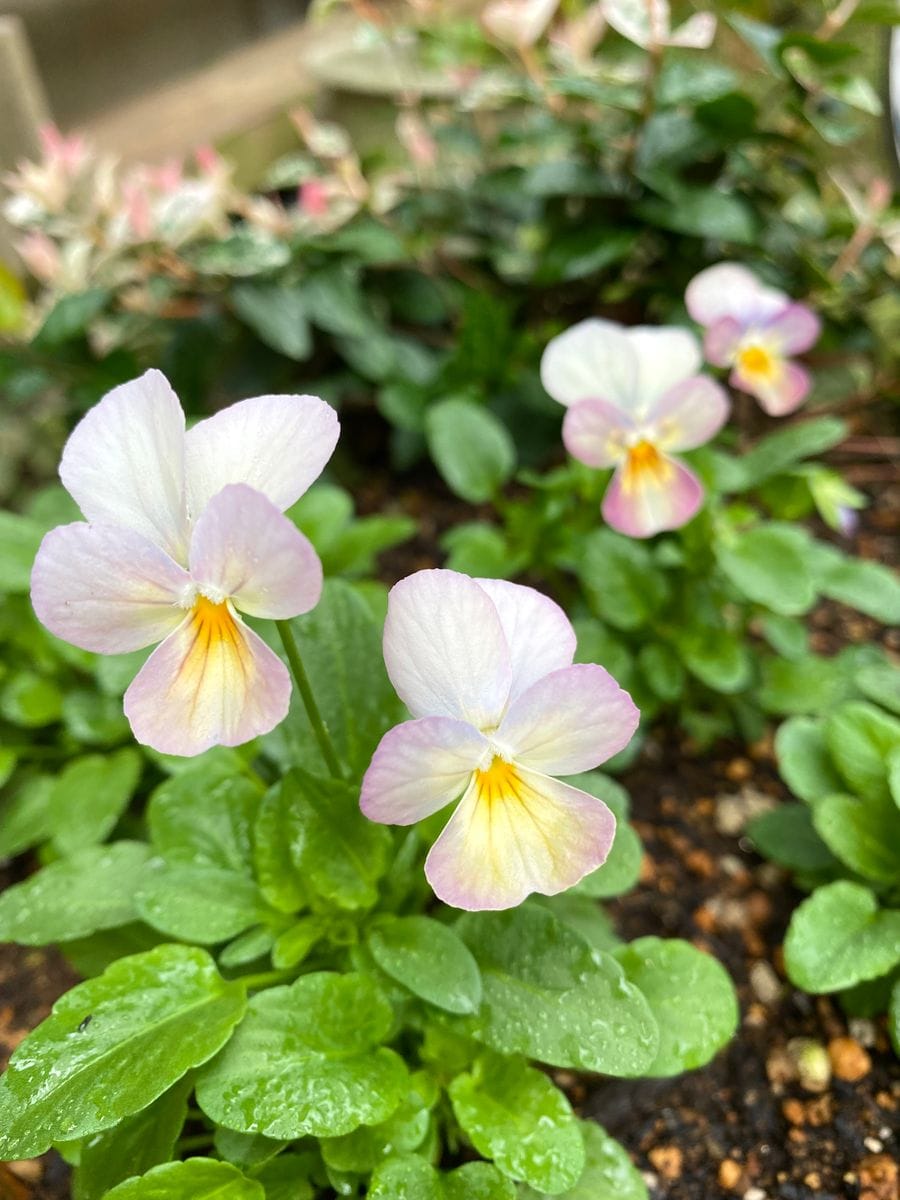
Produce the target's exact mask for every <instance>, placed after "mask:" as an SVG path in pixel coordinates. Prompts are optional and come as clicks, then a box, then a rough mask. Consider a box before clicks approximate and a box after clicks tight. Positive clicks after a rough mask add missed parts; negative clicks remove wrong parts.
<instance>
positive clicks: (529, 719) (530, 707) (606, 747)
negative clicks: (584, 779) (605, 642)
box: [496, 663, 640, 775]
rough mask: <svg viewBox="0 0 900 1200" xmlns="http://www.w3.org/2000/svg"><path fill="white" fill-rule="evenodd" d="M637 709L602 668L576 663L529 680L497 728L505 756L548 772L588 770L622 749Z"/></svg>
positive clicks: (637, 715)
mask: <svg viewBox="0 0 900 1200" xmlns="http://www.w3.org/2000/svg"><path fill="white" fill-rule="evenodd" d="M639 720H640V713H639V712H638V710H637V708H636V707H635V704H634V701H633V700H632V699H631V697H630V696H629V695H628V693H627V692H626V691H623V690H622V688H620V687H619V685H618V684H617V683H616V681H615V680H614V679H613V677H612V675H610V674H609V672H608V671H606V670H604V669H603V667H599V666H595V665H593V664H588V663H576V664H575V665H574V666H571V667H564V668H563V669H562V670H560V671H553V672H552V673H551V674H549V675H545V676H544V678H543V679H539V680H538V681H537V682H536V683H534V684H532V685H531V687H530V688H529V689H528V691H527V692H524V693H523V694H522V695H521V696H519V698H518V699H517V700H515V701H514V702H513V703H512V704H511V705H510V707H509V711H508V712H507V714H506V716H505V717H504V718H503V721H502V722H501V725H500V728H499V729H498V730H497V734H496V740H497V743H498V744H499V745H500V746H502V748H503V752H504V754H506V755H508V757H510V758H512V759H514V760H515V761H516V763H519V764H521V765H523V766H526V767H530V768H531V769H532V770H534V771H542V772H544V773H545V774H548V775H574V774H576V773H577V772H579V771H590V770H592V769H593V768H594V767H596V766H598V765H599V764H600V763H602V762H606V760H607V759H608V758H612V756H613V755H614V754H618V752H619V751H620V750H623V749H624V748H625V747H626V746H627V745H628V743H629V742H630V741H631V739H632V737H633V736H634V731H635V730H636V729H637V727H638V721H639Z"/></svg>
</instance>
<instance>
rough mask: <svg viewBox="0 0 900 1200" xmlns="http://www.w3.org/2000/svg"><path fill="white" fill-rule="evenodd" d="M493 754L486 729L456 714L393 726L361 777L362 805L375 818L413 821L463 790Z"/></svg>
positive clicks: (399, 822)
mask: <svg viewBox="0 0 900 1200" xmlns="http://www.w3.org/2000/svg"><path fill="white" fill-rule="evenodd" d="M485 756H487V757H488V758H490V745H489V743H488V741H487V739H486V738H485V737H484V735H483V734H481V733H479V732H478V730H477V729H475V728H474V726H472V725H469V724H468V723H467V722H465V721H456V720H454V719H453V718H452V717H422V718H421V719H420V720H418V721H405V722H404V723H403V724H402V725H395V726H394V728H393V729H391V730H389V731H388V732H387V733H386V734H385V735H384V737H383V738H382V739H381V741H380V742H379V744H378V748H377V750H376V751H375V753H374V755H373V756H372V762H371V763H370V764H369V768H368V770H367V771H366V774H365V776H364V778H363V782H362V792H361V793H360V797H359V805H360V808H361V809H362V811H363V812H364V813H365V814H366V816H367V817H368V818H369V819H370V820H372V821H381V822H383V823H384V824H386V825H412V824H414V823H415V822H416V821H422V820H424V819H425V817H430V816H431V814H432V813H435V812H437V811H438V809H440V808H443V807H444V805H445V804H449V803H450V801H451V800H455V799H456V798H457V797H458V796H460V795H461V794H462V792H463V791H464V790H465V787H466V785H467V784H468V782H469V780H470V778H471V776H472V772H473V771H474V770H475V768H476V767H477V766H479V765H481V764H482V762H483V761H484V759H485Z"/></svg>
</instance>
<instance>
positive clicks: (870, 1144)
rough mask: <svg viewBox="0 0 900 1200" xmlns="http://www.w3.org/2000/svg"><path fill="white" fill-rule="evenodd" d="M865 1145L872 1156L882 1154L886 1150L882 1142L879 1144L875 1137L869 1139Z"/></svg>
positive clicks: (864, 1142)
mask: <svg viewBox="0 0 900 1200" xmlns="http://www.w3.org/2000/svg"><path fill="white" fill-rule="evenodd" d="M863 1145H864V1146H865V1148H866V1149H867V1150H868V1151H869V1153H870V1154H880V1153H881V1152H882V1150H883V1149H884V1146H883V1145H882V1143H881V1142H879V1140H878V1138H873V1137H867V1138H866V1139H865V1140H864V1141H863Z"/></svg>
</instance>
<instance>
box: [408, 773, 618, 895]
mask: <svg viewBox="0 0 900 1200" xmlns="http://www.w3.org/2000/svg"><path fill="white" fill-rule="evenodd" d="M496 761H497V762H498V763H499V762H500V760H496ZM615 830H616V820H615V817H614V816H613V814H612V813H611V812H610V811H609V809H608V808H607V807H606V805H605V804H604V803H603V802H602V801H601V800H597V799H596V798H595V797H594V796H589V795H587V793H586V792H582V791H579V790H578V788H573V787H570V786H569V785H568V784H565V783H560V782H559V780H557V779H550V778H549V777H548V776H546V775H540V774H538V772H536V771H530V770H528V769H527V768H525V767H520V766H517V765H515V766H514V765H512V764H509V763H501V764H500V766H496V765H494V766H492V767H490V768H488V770H487V771H485V772H476V774H475V775H474V776H473V779H472V783H471V784H470V786H469V788H468V790H467V791H466V794H465V796H464V797H463V799H462V801H461V802H460V805H459V807H458V808H457V810H456V812H455V813H454V814H453V816H452V817H451V818H450V820H449V821H448V822H447V825H446V826H445V828H444V831H443V833H442V834H441V835H440V837H439V838H438V839H437V841H436V842H435V843H434V845H433V846H432V848H431V852H430V853H429V855H428V858H427V859H426V862H425V874H426V876H427V878H428V882H429V883H430V884H431V886H432V888H433V889H434V893H435V895H436V896H437V897H438V898H439V899H441V900H443V901H444V902H445V903H446V904H451V905H453V907H454V908H465V909H470V910H479V909H501V908H513V907H514V906H515V905H517V904H520V903H521V902H522V901H523V900H524V899H525V897H526V896H529V895H531V893H532V892H539V893H541V894H542V895H544V896H555V895H556V894H557V893H558V892H564V891H565V890H566V889H567V888H570V887H573V886H574V885H575V884H576V883H578V881H579V880H580V879H583V878H584V876H585V875H587V874H588V873H589V872H590V871H594V870H596V869H597V867H599V866H601V865H602V864H603V863H604V861H605V860H606V856H607V855H608V854H609V851H610V847H611V846H612V843H613V838H614V837H615Z"/></svg>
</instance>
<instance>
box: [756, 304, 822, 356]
mask: <svg viewBox="0 0 900 1200" xmlns="http://www.w3.org/2000/svg"><path fill="white" fill-rule="evenodd" d="M821 332H822V323H821V321H820V320H819V318H818V317H817V316H816V314H815V313H814V312H813V311H812V309H811V308H807V307H806V305H805V304H789V305H788V306H787V308H785V309H783V310H782V312H780V313H779V314H778V315H777V316H776V317H774V318H773V319H772V320H771V321H770V322H769V324H768V325H767V326H766V328H765V338H766V341H767V342H771V343H772V344H774V345H775V346H777V348H778V349H779V350H780V351H781V353H782V354H803V353H804V352H805V351H807V350H808V349H809V348H810V346H813V345H815V343H816V342H817V341H818V340H819V334H820V333H821Z"/></svg>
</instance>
